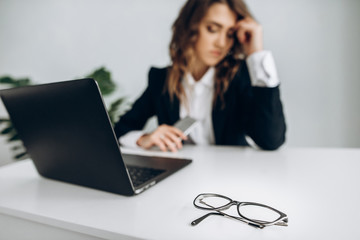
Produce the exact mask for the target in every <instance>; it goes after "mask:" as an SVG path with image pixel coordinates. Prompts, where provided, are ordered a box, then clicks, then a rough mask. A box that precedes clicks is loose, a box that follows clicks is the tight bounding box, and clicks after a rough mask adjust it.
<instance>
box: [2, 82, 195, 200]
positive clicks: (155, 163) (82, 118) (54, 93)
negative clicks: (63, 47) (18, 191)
mask: <svg viewBox="0 0 360 240" xmlns="http://www.w3.org/2000/svg"><path fill="white" fill-rule="evenodd" d="M0 96H1V98H2V100H3V103H4V105H5V107H6V109H7V111H8V113H9V115H10V118H11V121H12V123H13V124H14V127H15V129H16V130H17V132H18V134H19V136H20V138H21V139H22V141H23V144H24V146H25V148H26V150H27V152H28V154H29V155H30V157H31V159H32V160H33V162H34V164H35V167H36V169H37V171H38V172H39V174H40V175H42V176H44V177H47V178H51V179H55V180H60V181H64V182H68V183H73V184H78V185H82V186H86V187H91V188H95V189H100V190H104V191H108V192H113V193H117V194H121V195H128V196H131V195H134V194H138V193H140V192H142V191H144V190H145V189H147V188H149V187H150V186H153V185H154V184H155V183H157V182H159V181H160V180H162V179H164V178H165V177H167V176H169V175H170V174H172V173H174V172H175V171H177V170H179V169H181V168H183V167H184V166H186V165H188V164H189V163H191V160H190V159H179V158H164V157H152V156H151V157H150V156H141V155H129V154H121V151H120V147H119V143H118V140H117V138H116V136H115V133H114V131H113V128H112V125H111V122H110V120H109V116H108V114H107V111H106V108H105V106H104V102H103V99H102V97H101V94H100V91H99V88H98V85H97V83H96V81H95V80H93V79H80V80H71V81H64V82H57V83H49V84H42V85H34V86H26V87H19V88H12V89H6V90H1V91H0ZM139 179H141V180H139Z"/></svg>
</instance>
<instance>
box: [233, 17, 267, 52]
mask: <svg viewBox="0 0 360 240" xmlns="http://www.w3.org/2000/svg"><path fill="white" fill-rule="evenodd" d="M236 29H237V33H236V35H237V38H238V41H239V42H240V43H241V44H242V45H243V47H244V51H245V54H246V55H247V56H249V55H251V54H252V53H254V52H257V51H261V50H262V48H263V39H262V27H261V25H260V24H258V23H257V22H256V21H255V20H254V19H252V18H250V17H246V18H244V19H242V20H240V21H238V22H237V23H236Z"/></svg>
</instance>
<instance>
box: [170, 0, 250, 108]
mask: <svg viewBox="0 0 360 240" xmlns="http://www.w3.org/2000/svg"><path fill="white" fill-rule="evenodd" d="M214 3H224V4H227V5H228V6H229V8H230V9H231V10H232V11H234V13H235V14H236V15H237V19H238V20H241V19H243V18H245V17H247V16H250V17H251V14H250V12H249V10H248V8H247V6H246V4H245V3H244V2H243V1H242V0H189V1H187V2H186V4H185V5H184V6H183V7H182V9H181V11H180V14H179V16H178V18H177V19H176V20H175V22H174V24H173V26H172V31H173V35H172V39H171V42H170V57H171V60H172V67H171V68H170V70H169V73H168V77H167V84H166V89H167V90H168V92H169V95H170V98H171V100H173V98H174V95H175V96H176V97H178V98H179V99H180V100H181V99H182V98H183V97H184V89H183V87H182V85H181V79H182V76H183V75H184V74H185V73H186V72H188V71H189V66H191V60H192V59H193V57H192V56H193V55H194V46H195V43H196V41H197V38H198V29H199V24H200V22H201V20H202V18H203V17H204V16H205V15H206V13H207V11H208V9H209V8H210V6H211V5H212V4H214ZM241 54H243V50H242V47H241V45H240V44H239V42H238V41H234V45H233V46H232V48H231V50H230V51H229V54H228V55H227V56H226V57H225V58H224V59H223V60H221V61H220V62H219V63H218V64H217V65H216V66H215V69H216V73H215V94H214V101H215V100H216V98H217V97H220V99H221V101H222V103H223V105H224V93H225V92H226V90H227V88H228V86H229V83H230V81H231V79H233V77H234V76H235V74H236V72H237V70H238V69H239V66H240V61H239V56H240V55H241Z"/></svg>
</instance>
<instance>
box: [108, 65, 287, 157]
mask: <svg viewBox="0 0 360 240" xmlns="http://www.w3.org/2000/svg"><path fill="white" fill-rule="evenodd" d="M167 71H168V68H162V69H159V68H151V69H150V72H149V83H148V87H147V88H146V90H145V91H144V93H143V94H142V95H141V97H140V98H139V99H137V100H136V102H135V103H134V105H133V106H132V109H131V110H130V111H128V112H127V113H125V115H123V116H122V117H121V118H120V121H119V122H117V123H116V124H115V133H116V135H117V136H118V137H120V136H122V135H124V134H126V133H128V132H129V131H133V130H141V129H143V127H144V125H145V123H146V121H147V120H148V119H149V118H150V117H152V116H154V115H156V116H157V119H158V124H159V125H161V124H168V125H173V124H174V123H175V122H176V121H177V120H179V112H180V102H179V99H178V98H176V96H174V100H173V101H172V102H171V101H170V96H169V93H168V92H164V85H165V82H166V77H167ZM224 99H225V106H224V107H222V102H221V100H220V98H219V97H218V99H216V104H215V106H214V108H213V110H212V121H213V128H214V134H215V143H216V144H217V145H239V146H246V145H248V143H247V142H246V140H245V135H249V136H250V137H251V138H252V139H253V140H254V141H255V143H256V144H257V145H258V146H260V147H261V148H262V149H266V150H274V149H277V148H278V147H280V146H281V145H282V144H283V143H284V141H285V131H286V126H285V118H284V113H283V108H282V104H281V101H280V93H279V87H275V88H261V87H252V86H251V83H250V77H249V73H248V70H247V67H246V63H245V62H242V64H241V67H240V69H239V71H238V72H237V73H236V75H235V77H234V79H233V80H232V81H231V83H230V85H229V87H228V90H227V91H226V93H225V94H224Z"/></svg>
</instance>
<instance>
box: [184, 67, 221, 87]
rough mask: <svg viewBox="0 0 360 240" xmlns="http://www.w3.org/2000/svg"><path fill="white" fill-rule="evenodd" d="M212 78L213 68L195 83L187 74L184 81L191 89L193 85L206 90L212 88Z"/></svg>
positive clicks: (213, 74) (213, 76)
mask: <svg viewBox="0 0 360 240" xmlns="http://www.w3.org/2000/svg"><path fill="white" fill-rule="evenodd" d="M214 78H215V68H214V67H210V68H209V69H208V70H207V71H206V73H205V74H204V76H202V78H201V79H200V80H199V81H195V79H194V77H193V76H192V75H191V73H187V74H186V76H185V80H186V81H185V82H186V84H187V85H188V86H189V87H193V86H194V85H195V84H201V85H204V86H206V87H208V88H213V87H214Z"/></svg>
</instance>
